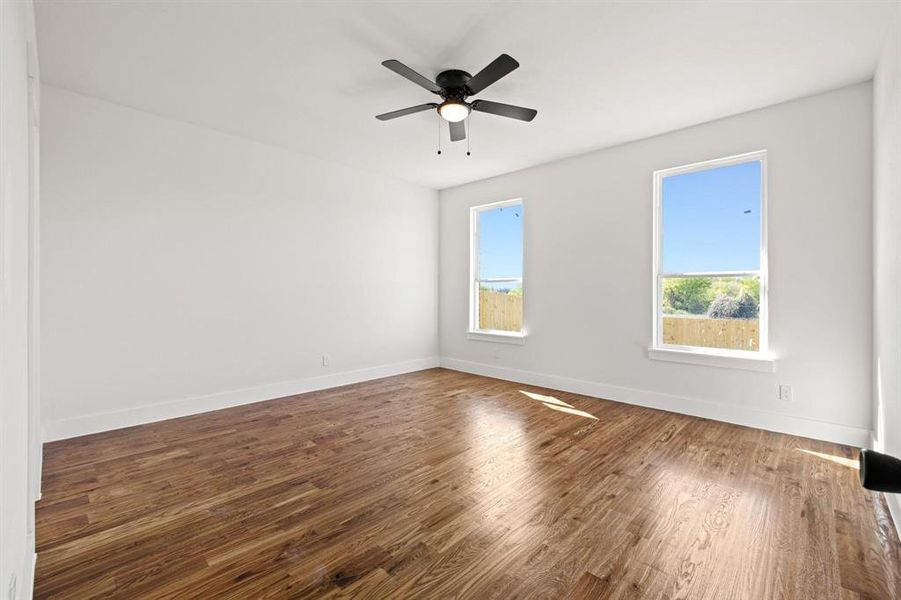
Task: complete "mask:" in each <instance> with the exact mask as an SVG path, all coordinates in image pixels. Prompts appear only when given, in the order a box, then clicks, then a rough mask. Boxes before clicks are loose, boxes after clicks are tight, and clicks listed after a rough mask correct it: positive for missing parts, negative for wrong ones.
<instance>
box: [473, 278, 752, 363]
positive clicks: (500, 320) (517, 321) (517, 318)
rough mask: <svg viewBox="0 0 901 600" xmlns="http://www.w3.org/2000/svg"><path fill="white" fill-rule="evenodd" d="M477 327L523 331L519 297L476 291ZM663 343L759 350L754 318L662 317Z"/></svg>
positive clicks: (490, 291)
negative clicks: (477, 300) (477, 293)
mask: <svg viewBox="0 0 901 600" xmlns="http://www.w3.org/2000/svg"><path fill="white" fill-rule="evenodd" d="M479 328H480V329H495V330H500V331H519V330H520V329H522V296H520V295H517V294H505V293H503V292H495V291H493V290H479ZM663 343H664V344H673V345H677V346H702V347H704V348H728V349H731V350H759V349H760V322H759V321H758V320H757V319H708V318H707V317H694V316H691V315H681V316H673V315H669V316H664V317H663Z"/></svg>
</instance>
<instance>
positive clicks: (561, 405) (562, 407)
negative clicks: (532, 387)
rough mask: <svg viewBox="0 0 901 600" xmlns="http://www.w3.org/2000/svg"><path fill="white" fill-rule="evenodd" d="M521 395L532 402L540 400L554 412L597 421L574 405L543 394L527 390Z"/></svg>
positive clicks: (594, 417)
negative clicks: (557, 411)
mask: <svg viewBox="0 0 901 600" xmlns="http://www.w3.org/2000/svg"><path fill="white" fill-rule="evenodd" d="M519 393H521V394H523V395H525V396H527V397H529V398H531V399H532V400H538V401H539V402H541V403H542V404H544V406H545V407H547V408H550V409H552V410H559V411H560V412H565V413H567V414H570V415H576V416H579V417H585V418H587V419H594V420H595V421H597V419H598V418H597V417H596V416H594V415H592V414H590V413H587V412H585V411H584V410H579V409H578V408H575V407H574V406H573V405H572V404H567V403H566V402H564V401H563V400H558V399H557V398H554V397H553V396H544V395H542V394H536V393H535V392H527V391H525V390H520V391H519Z"/></svg>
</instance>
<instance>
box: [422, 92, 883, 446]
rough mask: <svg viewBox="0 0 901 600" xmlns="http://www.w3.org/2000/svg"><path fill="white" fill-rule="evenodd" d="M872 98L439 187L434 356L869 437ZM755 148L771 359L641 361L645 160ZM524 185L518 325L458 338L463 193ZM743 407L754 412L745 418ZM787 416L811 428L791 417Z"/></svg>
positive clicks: (647, 264)
mask: <svg viewBox="0 0 901 600" xmlns="http://www.w3.org/2000/svg"><path fill="white" fill-rule="evenodd" d="M871 103H872V91H871V85H870V84H869V83H865V84H860V85H856V86H852V87H848V88H843V89H840V90H836V91H832V92H828V93H825V94H821V95H817V96H812V97H809V98H805V99H801V100H797V101H793V102H789V103H785V104H780V105H776V106H772V107H769V108H765V109H761V110H757V111H754V112H750V113H745V114H742V115H738V116H735V117H730V118H727V119H723V120H719V121H714V122H711V123H707V124H704V125H699V126H696V127H691V128H689V129H684V130H680V131H677V132H673V133H669V134H665V135H661V136H657V137H654V138H649V139H646V140H641V141H638V142H634V143H630V144H626V145H623V146H618V147H613V148H609V149H606V150H602V151H599V152H594V153H591V154H587V155H583V156H579V157H575V158H570V159H567V160H563V161H560V162H555V163H550V164H547V165H543V166H540V167H535V168H531V169H527V170H524V171H520V172H517V173H512V174H509V175H504V176H501V177H497V178H494V179H489V180H485V181H481V182H476V183H471V184H468V185H464V186H461V187H456V188H451V189H447V190H443V191H442V192H441V201H440V206H441V252H440V260H441V264H440V273H441V278H440V301H441V304H440V321H439V323H440V325H439V331H440V340H441V356H442V361H443V362H444V363H445V364H454V365H455V366H458V367H459V366H461V365H462V366H463V367H464V368H466V365H467V364H468V365H469V368H472V369H474V370H475V369H480V370H481V371H482V372H497V373H513V372H514V371H511V370H516V371H515V372H518V373H521V374H536V373H537V374H543V375H549V376H552V377H553V378H556V379H549V381H566V380H569V381H573V382H580V383H579V385H575V384H574V386H573V387H580V388H581V389H588V388H587V387H586V385H587V384H590V383H592V382H593V383H596V384H598V385H599V386H601V387H599V388H596V389H605V390H609V391H610V397H611V398H612V399H614V400H616V399H622V400H627V401H630V400H635V401H637V402H642V401H644V402H645V403H648V404H652V405H657V406H663V407H667V406H671V407H672V408H673V409H674V410H686V411H688V412H695V413H699V412H700V413H703V412H705V409H704V407H707V409H706V412H707V413H708V414H709V415H710V416H713V417H715V418H719V419H723V420H735V421H738V422H749V423H753V424H758V425H761V426H766V427H768V428H771V429H777V430H785V431H795V432H798V433H806V434H807V435H814V437H826V438H830V437H831V438H839V439H840V440H841V441H850V442H854V443H864V442H865V441H866V440H867V439H868V438H869V431H870V427H871V387H872V386H871V381H872V378H871V360H872V243H871V234H872V208H871V207H872V200H871V198H872V104H871ZM760 149H767V150H768V151H769V158H768V170H769V240H770V245H769V251H770V305H769V310H770V345H771V349H772V351H773V354H774V355H775V356H776V358H777V360H778V363H777V371H776V373H772V374H768V373H755V372H748V371H741V370H733V369H724V368H716V367H704V366H697V365H685V364H675V363H667V362H661V361H654V360H650V359H649V358H648V356H647V348H648V345H649V343H650V340H651V314H652V310H651V303H652V301H651V281H652V275H651V215H652V198H651V194H652V189H651V183H652V182H651V174H652V172H653V171H654V170H656V169H662V168H666V167H673V166H677V165H683V164H687V163H693V162H697V161H702V160H706V159H712V158H718V157H723V156H730V155H735V154H740V153H744V152H748V151H752V150H760ZM520 196H521V197H523V198H524V203H525V209H524V210H525V213H524V228H525V259H524V260H525V267H524V280H525V282H524V283H525V298H524V303H525V304H524V310H525V320H524V323H525V327H526V328H527V330H528V337H527V339H526V342H525V344H524V345H522V346H515V345H509V344H497V343H491V342H483V341H474V340H469V339H467V337H466V328H467V314H468V312H467V310H468V309H467V302H468V289H469V288H468V278H469V256H468V252H469V228H468V224H469V211H468V208H469V207H470V206H474V205H478V204H485V203H488V202H492V201H497V200H505V199H508V198H515V197H520ZM454 361H456V362H454ZM460 361H465V362H460ZM474 365H475V366H474ZM490 368H493V369H494V371H491V369H490ZM523 377H525V376H523ZM532 380H535V379H534V377H533V378H532ZM779 383H785V384H790V385H792V386H794V401H793V402H791V403H784V402H780V401H779V400H778V397H777V385H778V384H779ZM642 399H644V400H642ZM748 411H754V412H755V414H757V415H758V416H761V418H760V419H756V418H755V419H747V418H745V417H744V416H746V415H747V414H748ZM799 419H803V420H806V421H808V422H809V423H810V427H805V428H799V427H796V426H795V425H794V424H795V423H797V422H798V420H799ZM818 431H819V433H817V432H818ZM836 431H839V433H838V434H836Z"/></svg>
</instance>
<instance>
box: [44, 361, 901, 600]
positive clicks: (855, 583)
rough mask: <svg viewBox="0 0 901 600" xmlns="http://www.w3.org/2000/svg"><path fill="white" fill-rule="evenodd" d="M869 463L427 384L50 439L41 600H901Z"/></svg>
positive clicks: (785, 442)
mask: <svg viewBox="0 0 901 600" xmlns="http://www.w3.org/2000/svg"><path fill="white" fill-rule="evenodd" d="M856 460H857V451H856V450H855V449H852V448H848V447H846V446H840V445H835V444H828V443H825V442H819V441H814V440H807V439H803V438H797V437H793V436H786V435H780V434H775V433H770V432H765V431H760V430H755V429H749V428H744V427H739V426H735V425H729V424H725V423H719V422H716V421H709V420H705V419H697V418H693V417H687V416H684V415H678V414H673V413H666V412H663V411H656V410H651V409H645V408H639V407H635V406H630V405H625V404H619V403H615V402H609V401H605V400H599V399H595V398H588V397H584V396H579V395H577V394H570V393H564V392H557V391H554V390H548V389H542V388H535V387H533V386H524V385H519V384H514V383H510V382H505V381H500V380H496V379H489V378H485V377H478V376H475V375H468V374H463V373H458V372H454V371H448V370H443V369H432V370H428V371H421V372H417V373H411V374H408V375H402V376H398V377H390V378H386V379H381V380H377V381H371V382H366V383H361V384H356V385H351V386H345V387H341V388H335V389H330V390H322V391H318V392H313V393H310V394H304V395H299V396H293V397H289V398H283V399H278V400H272V401H269V402H261V403H257V404H250V405H246V406H239V407H235V408H230V409H226V410H221V411H216V412H210V413H204V414H200V415H194V416H189V417H184V418H181V419H174V420H171V421H164V422H160V423H153V424H149V425H143V426H139V427H131V428H128V429H122V430H117V431H110V432H105V433H101V434H97V435H92V436H85V437H82V438H76V439H72V440H65V441H61V442H54V443H51V444H47V445H46V447H45V458H44V482H43V486H44V487H43V498H42V500H41V501H40V502H39V504H38V511H37V540H38V542H37V543H38V550H39V554H38V562H37V575H36V584H35V597H37V598H129V599H131V598H175V597H203V598H213V597H215V598H378V599H380V600H381V599H385V598H446V597H460V598H478V599H480V600H481V599H486V598H564V597H569V598H668V599H673V598H700V599H707V598H709V599H721V598H749V599H751V598H818V599H819V598H824V599H825V598H836V599H839V598H841V599H850V598H901V543H899V541H898V537H897V535H896V533H895V529H894V525H893V523H892V522H891V517H890V515H889V512H888V508H887V506H886V504H885V501H884V499H883V498H882V497H881V496H879V495H876V494H873V493H871V492H868V491H866V490H863V489H862V488H861V487H860V485H859V483H858V482H857V480H856V478H857V471H856Z"/></svg>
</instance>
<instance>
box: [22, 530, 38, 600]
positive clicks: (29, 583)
mask: <svg viewBox="0 0 901 600" xmlns="http://www.w3.org/2000/svg"><path fill="white" fill-rule="evenodd" d="M30 547H31V548H32V549H34V541H33V540H32V544H31V546H30ZM25 562H26V565H25V569H26V573H25V589H24V590H23V592H24V594H22V598H33V597H34V575H35V573H36V572H37V565H38V553H37V552H35V553H33V554H32V555H31V560H30V561H28V560H26V561H25Z"/></svg>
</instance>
